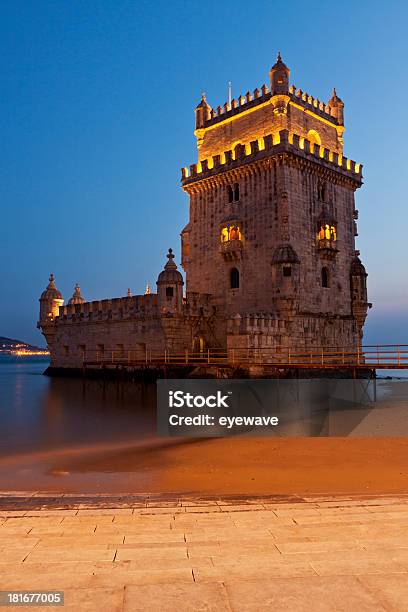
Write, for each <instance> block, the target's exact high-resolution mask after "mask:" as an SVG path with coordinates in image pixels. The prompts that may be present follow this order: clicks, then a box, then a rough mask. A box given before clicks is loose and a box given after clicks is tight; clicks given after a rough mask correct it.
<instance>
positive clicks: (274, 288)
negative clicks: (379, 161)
mask: <svg viewBox="0 0 408 612" xmlns="http://www.w3.org/2000/svg"><path fill="white" fill-rule="evenodd" d="M343 110H344V104H343V102H342V101H341V99H340V98H339V97H338V96H337V93H336V91H335V90H334V92H333V95H332V97H331V98H330V100H329V102H328V103H327V104H325V103H323V102H320V101H319V100H317V99H315V98H313V97H312V96H310V95H309V94H307V93H305V92H303V91H302V90H300V89H296V88H295V87H294V86H290V85H289V69H288V68H287V66H286V65H285V64H284V63H283V61H282V59H281V58H280V55H279V56H278V60H277V62H276V63H275V64H274V66H273V67H272V68H271V71H270V84H269V86H268V87H267V86H266V85H263V86H262V87H261V88H260V89H259V90H258V89H255V91H254V92H253V94H250V93H249V92H247V94H246V95H245V96H240V97H239V98H238V100H230V101H229V102H227V103H225V104H224V106H218V107H217V108H216V109H214V108H211V106H210V105H209V103H208V102H207V100H206V98H205V96H203V97H202V100H201V102H200V104H199V105H198V106H197V108H196V111H195V112H196V130H195V135H196V137H197V145H198V162H197V163H196V164H193V165H191V166H190V167H189V169H187V168H183V170H182V187H183V189H184V191H185V192H186V193H187V194H188V195H189V199H190V215H189V222H188V224H187V225H186V227H185V228H184V229H183V231H182V233H181V241H182V267H183V269H184V271H185V278H186V292H185V295H183V286H184V280H183V277H182V275H181V274H180V272H179V271H178V270H177V267H176V264H175V263H174V261H173V259H174V256H173V254H172V252H171V250H170V251H169V254H168V262H167V264H166V266H165V268H164V270H163V272H161V273H160V275H159V277H158V281H157V293H155V294H152V293H150V292H147V294H146V295H143V296H134V297H132V296H131V295H128V296H126V297H123V298H115V299H107V300H102V301H94V302H85V301H84V300H83V298H82V296H81V292H80V289H79V287H78V286H77V287H76V288H75V292H74V295H73V297H72V298H71V299H70V301H69V304H68V305H67V306H63V305H61V299H62V296H61V294H60V293H59V292H58V291H57V290H56V288H55V284H54V280H53V279H52V280H51V281H50V285H49V286H48V288H47V289H46V291H45V292H44V293H43V295H42V297H41V299H40V302H41V309H40V321H39V324H38V325H39V327H40V328H41V329H42V331H43V333H44V335H45V337H46V339H47V342H48V345H49V346H50V350H51V355H52V363H53V365H56V366H61V367H77V366H78V365H79V364H80V363H82V361H83V359H84V356H85V355H87V356H88V358H89V355H92V354H93V353H94V354H95V355H97V356H98V358H100V357H101V355H102V356H107V355H110V354H113V353H112V351H113V352H114V353H115V354H116V355H118V354H119V355H122V354H123V356H124V357H125V356H129V357H132V358H134V359H144V358H146V359H148V357H149V355H152V354H159V353H165V352H166V353H167V354H176V353H179V354H182V353H183V352H190V353H191V352H192V351H194V352H203V351H206V350H207V349H213V350H217V351H220V352H225V351H228V354H229V355H231V354H232V353H234V354H237V355H239V353H240V351H241V352H244V351H245V352H247V353H248V352H253V354H258V355H259V354H262V353H264V354H268V355H271V354H274V353H279V352H280V351H281V350H287V349H288V348H290V349H292V350H293V351H297V350H298V349H299V350H303V349H308V348H318V347H325V348H333V349H347V350H356V349H357V348H358V347H359V346H361V342H362V336H363V325H364V321H365V318H366V314H367V309H368V308H369V306H370V304H369V303H368V301H367V289H366V277H367V274H366V271H365V268H364V266H363V264H362V263H361V261H360V259H359V252H358V251H356V250H355V236H356V235H357V225H356V221H357V218H358V212H357V210H356V209H355V202H354V193H355V191H356V189H357V188H359V187H360V186H361V184H362V166H361V164H357V163H355V162H354V161H351V160H349V159H347V158H346V157H344V155H343V132H344V120H343ZM54 293H55V295H54ZM57 302H58V303H57Z"/></svg>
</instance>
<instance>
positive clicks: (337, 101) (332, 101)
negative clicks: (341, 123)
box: [329, 87, 344, 106]
mask: <svg viewBox="0 0 408 612" xmlns="http://www.w3.org/2000/svg"><path fill="white" fill-rule="evenodd" d="M340 105H343V106H344V102H343V100H342V99H341V98H339V96H338V95H337V91H336V88H335V87H333V93H332V96H331V98H330V100H329V106H340Z"/></svg>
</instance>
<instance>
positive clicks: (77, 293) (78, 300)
mask: <svg viewBox="0 0 408 612" xmlns="http://www.w3.org/2000/svg"><path fill="white" fill-rule="evenodd" d="M84 302H85V300H84V298H83V297H82V295H81V287H80V286H79V285H78V283H77V284H76V285H75V288H74V293H73V295H72V298H70V299H69V301H68V304H83V303H84Z"/></svg>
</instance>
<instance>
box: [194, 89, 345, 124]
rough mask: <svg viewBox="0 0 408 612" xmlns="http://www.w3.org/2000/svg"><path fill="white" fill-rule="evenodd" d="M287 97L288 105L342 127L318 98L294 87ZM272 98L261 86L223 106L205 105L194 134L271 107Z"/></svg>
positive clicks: (327, 104) (330, 109)
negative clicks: (290, 104) (298, 107)
mask: <svg viewBox="0 0 408 612" xmlns="http://www.w3.org/2000/svg"><path fill="white" fill-rule="evenodd" d="M287 95H288V97H289V100H290V103H293V104H294V105H296V104H297V105H299V106H301V107H302V108H303V109H305V110H307V111H310V112H311V113H313V114H314V115H316V116H317V117H320V118H322V119H325V120H326V121H328V122H329V123H331V124H332V125H333V126H335V127H337V126H342V125H343V123H340V121H339V117H338V115H337V113H336V112H335V108H334V107H333V106H331V105H330V103H329V102H322V101H321V100H319V99H318V98H314V97H313V96H311V95H310V94H309V93H307V92H306V91H302V90H301V89H298V88H296V87H295V85H291V86H290V87H289V91H288V94H287ZM272 97H273V96H272V94H271V92H270V90H269V88H268V87H267V85H262V87H261V89H260V90H259V89H258V88H256V89H255V90H254V91H253V93H252V94H251V93H250V92H249V91H247V93H246V94H245V96H242V95H241V96H239V97H238V98H237V99H235V98H233V99H232V100H231V103H229V102H225V104H223V105H222V106H217V107H216V108H211V106H210V105H207V106H208V115H207V116H206V115H204V117H203V121H202V123H201V125H200V126H197V129H196V131H195V134H196V132H199V131H200V130H206V129H208V128H210V127H212V126H214V125H218V124H220V123H222V122H224V121H228V120H231V119H233V118H234V117H236V116H237V115H240V114H242V113H245V112H251V111H253V110H257V109H258V108H259V107H260V106H262V105H266V104H270V105H272V106H273V102H274V101H273V100H272ZM204 100H205V98H204ZM197 109H198V107H197ZM197 109H196V110H197ZM196 135H197V134H196Z"/></svg>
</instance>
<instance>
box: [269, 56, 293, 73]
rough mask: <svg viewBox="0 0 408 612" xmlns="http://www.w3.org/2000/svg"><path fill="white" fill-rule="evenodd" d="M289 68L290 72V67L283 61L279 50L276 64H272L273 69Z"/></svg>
mask: <svg viewBox="0 0 408 612" xmlns="http://www.w3.org/2000/svg"><path fill="white" fill-rule="evenodd" d="M281 69H283V70H287V71H288V72H289V68H288V67H287V65H286V64H285V63H284V62H283V61H282V58H281V54H280V51H278V57H277V59H276V62H275V64H274V65H273V66H272V68H271V70H281Z"/></svg>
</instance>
